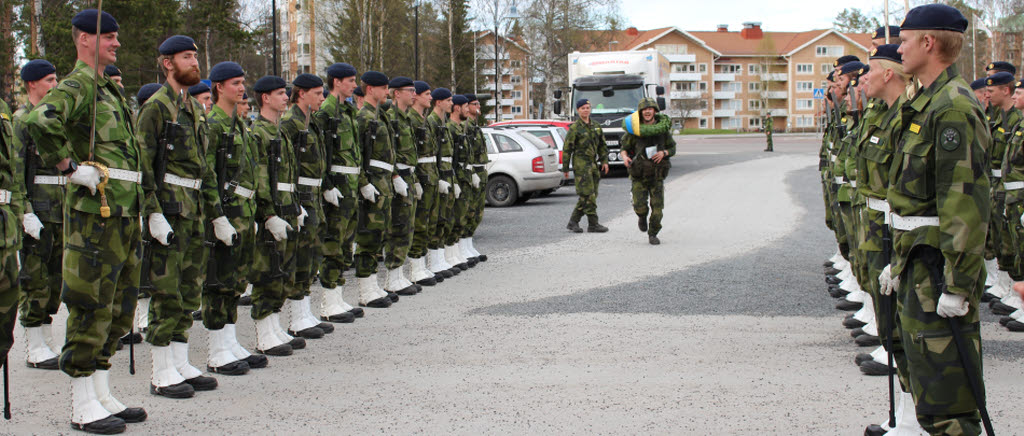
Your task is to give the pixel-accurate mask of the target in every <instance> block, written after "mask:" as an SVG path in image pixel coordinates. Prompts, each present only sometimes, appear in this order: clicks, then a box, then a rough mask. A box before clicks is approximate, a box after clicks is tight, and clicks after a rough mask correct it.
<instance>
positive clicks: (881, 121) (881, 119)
mask: <svg viewBox="0 0 1024 436" xmlns="http://www.w3.org/2000/svg"><path fill="white" fill-rule="evenodd" d="M903 101H904V100H903V99H902V98H901V99H899V100H897V101H896V104H895V105H893V107H888V105H886V104H885V103H884V102H882V103H881V104H882V105H883V106H882V107H884V111H883V112H881V113H880V116H878V117H872V119H871V120H870V121H868V122H866V123H865V124H864V125H865V130H864V135H862V136H861V138H860V146H859V147H858V152H857V192H858V193H859V194H860V196H861V197H865V198H867V197H871V198H876V199H885V195H886V191H888V189H889V167H890V166H891V165H892V162H893V160H892V155H893V154H894V153H895V152H896V149H895V148H896V138H897V137H898V136H899V134H900V105H901V104H902V103H903ZM865 201H866V200H865Z"/></svg>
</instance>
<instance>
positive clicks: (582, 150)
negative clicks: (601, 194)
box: [562, 98, 608, 233]
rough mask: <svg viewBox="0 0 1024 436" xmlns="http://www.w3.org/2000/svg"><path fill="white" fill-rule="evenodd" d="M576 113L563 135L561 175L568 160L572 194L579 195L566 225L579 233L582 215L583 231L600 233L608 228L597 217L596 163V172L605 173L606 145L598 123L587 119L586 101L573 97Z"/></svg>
mask: <svg viewBox="0 0 1024 436" xmlns="http://www.w3.org/2000/svg"><path fill="white" fill-rule="evenodd" d="M576 113H577V114H578V115H579V118H577V119H576V122H574V123H572V125H571V126H569V133H568V134H567V135H566V137H565V147H564V151H563V155H564V158H563V159H562V172H563V173H565V177H569V164H570V163H572V168H573V171H574V174H575V176H576V195H578V196H579V200H578V201H577V202H576V207H575V208H574V209H573V210H572V216H570V217H569V224H568V225H566V228H567V229H569V230H571V231H573V232H576V233H583V229H582V228H580V218H583V216H584V215H586V216H587V221H588V222H589V223H590V224H589V225H588V226H587V231H588V232H597V233H604V232H607V231H608V228H607V227H605V226H603V225H601V223H599V222H598V220H597V188H598V185H600V183H601V173H600V172H598V162H600V165H601V169H600V171H602V172H604V173H605V174H608V145H607V144H605V142H604V132H603V131H602V130H601V126H600V125H598V124H597V122H596V121H594V120H592V119H590V100H587V99H585V98H581V99H579V100H577V101H576Z"/></svg>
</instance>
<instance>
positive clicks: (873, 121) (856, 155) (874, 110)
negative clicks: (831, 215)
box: [845, 99, 889, 206]
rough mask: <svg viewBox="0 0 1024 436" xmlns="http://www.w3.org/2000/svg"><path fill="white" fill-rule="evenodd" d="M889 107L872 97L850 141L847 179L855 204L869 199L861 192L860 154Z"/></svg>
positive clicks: (851, 199)
mask: <svg viewBox="0 0 1024 436" xmlns="http://www.w3.org/2000/svg"><path fill="white" fill-rule="evenodd" d="M888 109H889V106H888V105H887V104H885V102H884V101H881V100H877V99H872V100H870V101H869V102H868V104H867V107H865V108H864V112H863V114H862V115H861V119H860V122H859V123H857V134H856V135H854V136H853V142H851V143H850V151H849V156H847V158H846V170H845V173H846V180H847V181H848V182H849V189H850V201H851V203H852V204H853V205H854V206H858V205H864V204H866V203H867V199H865V198H864V196H862V195H860V192H859V191H860V181H859V179H860V173H859V172H858V170H859V169H860V155H861V153H863V152H864V147H865V146H866V142H867V140H868V137H869V136H870V130H872V129H874V128H877V126H878V124H880V123H881V122H882V118H883V117H884V116H885V114H886V112H888ZM855 185H856V186H855ZM883 196H885V194H883Z"/></svg>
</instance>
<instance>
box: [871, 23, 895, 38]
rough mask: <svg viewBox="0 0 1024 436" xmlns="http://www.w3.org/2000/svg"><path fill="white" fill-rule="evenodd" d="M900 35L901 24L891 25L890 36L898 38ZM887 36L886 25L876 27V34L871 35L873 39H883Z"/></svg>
mask: <svg viewBox="0 0 1024 436" xmlns="http://www.w3.org/2000/svg"><path fill="white" fill-rule="evenodd" d="M899 36H900V26H889V38H890V39H892V38H898V37H899ZM882 38H885V26H881V27H879V28H877V29H875V34H874V35H872V36H871V39H882Z"/></svg>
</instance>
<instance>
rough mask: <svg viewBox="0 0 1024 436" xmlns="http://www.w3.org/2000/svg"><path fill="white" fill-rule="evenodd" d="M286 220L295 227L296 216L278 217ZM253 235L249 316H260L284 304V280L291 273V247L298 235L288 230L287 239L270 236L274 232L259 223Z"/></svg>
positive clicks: (292, 267)
mask: <svg viewBox="0 0 1024 436" xmlns="http://www.w3.org/2000/svg"><path fill="white" fill-rule="evenodd" d="M281 218H282V219H285V220H286V221H288V224H290V225H291V226H292V228H293V229H297V228H299V227H298V226H299V222H298V220H297V219H296V217H281ZM260 230H261V231H260V232H259V233H257V235H256V250H255V251H254V256H253V262H252V269H251V270H249V282H250V283H252V310H251V312H250V314H251V316H252V319H255V320H260V319H263V318H266V317H267V316H269V315H270V314H272V313H274V312H280V311H281V307H282V306H284V299H285V298H286V297H287V295H286V294H285V292H286V291H285V282H286V281H290V280H291V277H292V276H293V275H294V274H295V248H296V246H297V242H298V241H297V240H298V236H297V234H296V232H295V231H290V232H288V239H285V240H283V241H276V240H274V236H273V235H271V234H270V231H269V230H266V229H265V228H264V227H263V225H262V224H261V225H260Z"/></svg>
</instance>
